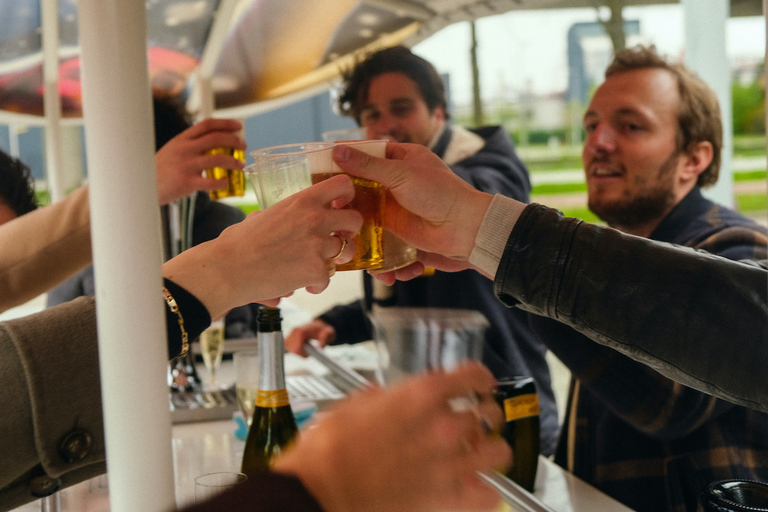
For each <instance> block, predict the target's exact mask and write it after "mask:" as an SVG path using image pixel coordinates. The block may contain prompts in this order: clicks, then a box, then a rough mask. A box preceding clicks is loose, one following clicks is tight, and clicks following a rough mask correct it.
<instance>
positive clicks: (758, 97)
mask: <svg viewBox="0 0 768 512" xmlns="http://www.w3.org/2000/svg"><path fill="white" fill-rule="evenodd" d="M731 98H732V101H733V133H734V134H737V135H757V134H763V133H765V88H764V87H763V84H762V83H761V82H760V81H758V80H754V81H752V82H751V83H749V84H741V83H740V82H738V81H735V82H733V83H732V84H731Z"/></svg>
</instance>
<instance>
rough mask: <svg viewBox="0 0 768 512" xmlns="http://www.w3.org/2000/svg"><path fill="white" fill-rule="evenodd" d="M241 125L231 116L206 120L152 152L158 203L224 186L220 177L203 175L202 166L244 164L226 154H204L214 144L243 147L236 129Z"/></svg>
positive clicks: (235, 167)
mask: <svg viewBox="0 0 768 512" xmlns="http://www.w3.org/2000/svg"><path fill="white" fill-rule="evenodd" d="M242 128H243V125H242V124H241V123H240V122H239V121H235V120H234V119H206V120H204V121H201V122H199V123H196V124H195V125H193V126H191V127H190V128H187V129H186V130H184V131H183V132H181V133H180V134H179V135H177V136H176V137H174V138H172V139H171V140H169V141H168V142H167V143H166V144H165V145H164V146H163V147H162V148H160V150H159V151H158V152H157V153H156V155H155V164H156V166H157V195H158V199H159V200H160V204H161V205H163V204H168V203H171V202H173V201H176V200H177V199H181V198H182V197H185V196H188V195H189V194H191V193H193V192H196V191H198V190H215V189H218V188H222V187H223V186H226V182H225V181H224V180H214V179H212V178H206V177H204V176H203V171H204V170H205V169H210V168H211V167H225V168H228V169H242V168H243V167H244V165H245V164H243V162H241V161H240V160H238V159H237V158H234V157H232V156H230V155H206V154H205V153H206V151H209V150H211V149H214V148H217V147H222V146H223V147H230V148H236V149H242V150H245V149H246V144H245V140H243V138H242V137H240V135H238V132H239V131H240V130H241V129H242Z"/></svg>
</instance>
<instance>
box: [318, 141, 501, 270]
mask: <svg viewBox="0 0 768 512" xmlns="http://www.w3.org/2000/svg"><path fill="white" fill-rule="evenodd" d="M333 159H334V161H335V162H336V163H337V164H338V165H339V167H341V168H342V169H343V170H344V171H345V172H348V173H349V174H352V175H354V176H361V177H363V178H367V179H372V180H376V181H378V182H380V183H382V184H383V185H384V186H386V187H387V188H388V193H389V195H390V196H391V198H393V199H394V200H390V197H389V196H388V197H387V205H386V211H385V217H384V224H385V226H386V227H387V228H388V229H390V230H391V231H393V232H394V233H395V234H397V235H398V236H400V237H401V238H402V239H403V240H405V241H406V242H408V243H410V244H411V245H413V246H415V247H417V248H419V249H421V250H422V251H424V252H422V253H421V254H420V261H421V262H422V263H423V264H425V265H429V266H433V267H434V268H439V269H441V270H448V271H455V270H463V269H466V268H470V266H469V263H468V259H469V255H470V253H471V252H472V249H473V248H474V246H475V237H476V236H477V231H478V228H479V227H480V224H481V222H482V220H483V217H484V216H485V212H486V210H487V209H488V206H489V205H490V204H491V200H492V199H493V196H491V195H490V194H486V193H485V192H480V191H478V190H477V189H475V188H474V187H472V186H471V185H470V184H468V183H467V182H465V181H464V180H462V179H461V178H459V177H458V176H456V175H455V174H454V173H453V171H451V170H450V168H448V166H446V165H445V163H444V162H443V161H442V160H440V158H439V157H438V156H437V155H435V154H434V153H432V152H431V151H430V150H429V149H427V148H426V147H424V146H421V145H419V144H396V143H389V144H387V158H386V159H383V158H375V157H372V156H370V155H366V154H364V153H362V152H360V151H356V150H354V149H352V148H350V147H348V146H336V147H335V148H334V149H333ZM429 253H433V254H431V255H430V254H429ZM435 253H436V254H435Z"/></svg>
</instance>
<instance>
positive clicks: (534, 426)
mask: <svg viewBox="0 0 768 512" xmlns="http://www.w3.org/2000/svg"><path fill="white" fill-rule="evenodd" d="M496 401H497V402H498V404H499V405H500V406H501V408H502V409H503V410H504V417H505V419H506V425H505V426H504V428H503V430H502V432H501V435H502V437H503V438H504V440H505V441H506V442H507V444H509V446H510V448H512V453H514V459H513V462H512V467H511V468H510V469H509V471H507V474H506V476H507V478H509V479H510V480H512V481H513V482H516V483H517V484H519V485H520V486H521V487H522V488H524V489H525V490H527V491H529V492H533V486H534V482H535V481H536V469H537V467H538V463H539V450H540V449H541V431H540V430H539V396H538V395H537V394H536V383H535V382H534V380H533V379H532V378H531V377H514V378H509V379H501V380H499V381H498V390H497V392H496Z"/></svg>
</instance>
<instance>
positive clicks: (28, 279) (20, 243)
mask: <svg viewBox="0 0 768 512" xmlns="http://www.w3.org/2000/svg"><path fill="white" fill-rule="evenodd" d="M91 261H92V256H91V222H90V209H89V206H88V187H87V186H86V187H80V188H79V189H77V190H75V191H74V192H72V193H70V194H69V195H68V196H67V197H65V198H64V199H62V200H61V201H59V202H57V203H54V204H52V205H49V206H45V207H43V208H38V209H37V210H34V211H32V212H30V213H28V214H26V215H22V216H21V217H19V218H17V219H14V220H12V221H10V222H7V223H5V224H3V225H2V226H0V312H2V311H5V310H7V309H9V308H12V307H14V306H18V305H19V304H23V303H24V302H27V301H29V300H31V299H33V298H35V297H37V296H38V295H40V294H41V293H44V292H46V291H48V290H49V289H50V288H52V287H53V286H55V285H57V284H59V283H60V282H62V281H64V280H65V279H67V278H69V277H70V276H72V275H73V274H75V273H76V272H77V271H78V270H80V269H81V268H83V267H85V266H86V265H88V264H89V263H91Z"/></svg>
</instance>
